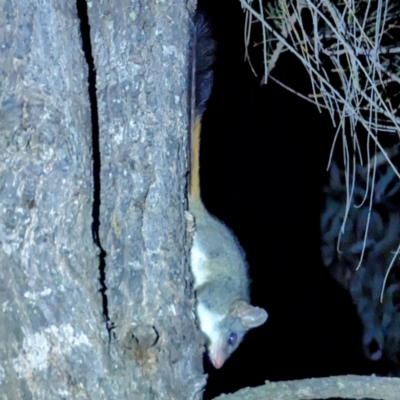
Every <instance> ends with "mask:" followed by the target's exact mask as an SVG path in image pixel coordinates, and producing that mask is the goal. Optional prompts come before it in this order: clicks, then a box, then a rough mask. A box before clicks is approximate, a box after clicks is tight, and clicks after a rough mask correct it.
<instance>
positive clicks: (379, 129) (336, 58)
mask: <svg viewBox="0 0 400 400" xmlns="http://www.w3.org/2000/svg"><path fill="white" fill-rule="evenodd" d="M240 2H241V5H242V7H243V10H244V11H245V13H246V26H245V44H246V47H248V46H250V45H251V30H252V27H253V24H255V23H259V24H261V27H262V35H263V41H262V45H263V56H264V76H263V80H264V81H265V83H266V82H267V80H268V79H269V78H271V79H274V78H273V77H272V76H271V71H272V70H273V68H274V67H275V65H276V62H277V60H278V58H279V56H280V54H282V53H283V52H284V51H290V52H291V53H292V54H294V55H295V56H296V57H297V58H298V59H300V61H301V62H302V64H303V66H304V68H305V69H306V70H307V71H308V74H309V76H310V82H311V86H312V93H311V94H308V95H307V94H299V93H298V94H299V95H301V97H303V98H305V99H308V100H309V101H311V102H313V103H314V104H315V105H316V106H317V107H318V108H319V110H321V109H322V108H324V109H326V110H328V112H329V114H330V117H331V120H332V123H333V125H334V127H335V128H336V135H335V138H334V141H333V145H332V151H331V155H330V157H329V162H328V167H329V165H330V163H331V158H332V153H333V148H334V146H335V145H336V144H337V143H338V142H339V140H338V138H339V137H340V138H341V143H343V146H342V150H343V167H344V171H345V173H346V185H347V196H346V201H347V205H346V215H345V216H344V223H345V221H346V218H347V214H348V213H349V211H350V209H351V207H353V206H357V205H355V204H353V199H352V193H353V192H354V185H355V184H356V182H355V180H354V176H355V171H356V167H357V165H365V167H366V168H367V169H368V171H370V174H369V179H368V180H367V184H366V188H365V193H366V194H365V199H364V202H368V203H369V206H370V207H372V206H373V192H374V185H375V174H376V168H377V166H378V165H379V164H380V163H382V162H386V163H388V164H389V165H390V166H391V168H392V169H393V171H394V172H395V174H396V175H397V177H398V178H399V179H400V173H399V172H398V170H397V168H396V167H395V165H394V164H393V162H392V160H391V159H392V155H391V154H390V151H389V150H388V149H387V148H385V146H384V145H383V144H382V143H383V142H384V140H382V138H383V139H385V137H388V136H392V137H393V136H397V137H400V118H399V117H397V115H396V114H397V111H398V109H397V106H396V102H399V99H398V98H397V96H398V94H399V93H400V43H399V42H398V41H397V40H396V37H397V38H398V37H400V1H398V0H390V1H389V0H388V1H382V0H336V1H329V0H320V1H315V0H292V1H291V0H275V1H273V2H268V3H267V4H265V3H264V4H263V2H262V0H259V1H254V0H240ZM305 16H307V20H308V24H306V23H305V22H304V21H305V18H304V17H305ZM309 21H311V24H310V23H309ZM246 57H247V59H248V60H249V58H248V54H247V53H246ZM249 61H250V60H249ZM274 80H275V79H274ZM332 82H335V83H332ZM279 83H280V84H281V85H283V86H285V85H284V83H282V82H279ZM360 131H364V132H367V134H368V136H367V140H366V144H363V145H361V144H360V143H361V142H362V141H361V140H359V138H358V136H357V132H360ZM363 143H365V140H364V141H363ZM371 144H372V146H371ZM360 146H365V148H364V149H362V148H361V147H360ZM371 149H372V150H371ZM396 151H398V150H396ZM362 154H366V157H364V158H365V159H363V157H362ZM366 231H368V230H366ZM366 240H367V237H366V238H365V241H366ZM399 251H400V245H399V248H398V249H397V251H396V252H395V254H394V256H393V260H392V263H391V265H393V263H394V261H395V259H396V258H397V256H398V254H399ZM361 262H362V257H361V260H360V264H361ZM389 270H390V267H389V268H388V273H389Z"/></svg>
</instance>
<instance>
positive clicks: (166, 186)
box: [88, 0, 205, 399]
mask: <svg viewBox="0 0 400 400" xmlns="http://www.w3.org/2000/svg"><path fill="white" fill-rule="evenodd" d="M88 15H89V23H90V26H91V43H92V50H93V58H94V65H95V68H96V72H97V84H96V87H97V100H98V116H99V133H100V135H99V138H100V149H101V189H100V193H101V212H100V230H99V237H100V242H101V245H102V248H103V249H104V250H105V252H106V253H107V257H106V267H105V269H106V274H105V277H106V282H105V283H106V287H107V304H108V317H109V320H110V321H111V324H112V326H113V329H112V331H111V333H112V335H111V338H112V340H111V347H110V348H111V353H110V354H111V358H112V360H113V365H114V366H115V368H116V369H117V370H119V371H120V372H119V374H118V376H119V377H120V379H124V380H126V381H129V380H130V381H131V393H132V394H133V398H138V397H137V396H138V395H139V394H140V393H146V391H147V392H148V393H149V394H150V393H151V394H152V396H156V398H166V399H171V398H173V399H191V398H194V397H196V396H197V395H196V393H198V392H199V390H200V389H201V388H202V386H203V385H204V384H205V380H204V377H203V376H202V357H201V355H202V352H203V348H202V346H199V343H202V340H203V339H202V337H201V335H200V334H199V332H198V330H196V328H195V323H194V316H193V312H192V310H193V309H194V298H193V294H192V290H191V287H190V281H189V280H188V260H187V258H186V257H182V255H186V256H187V250H188V249H187V247H186V244H187V237H186V229H185V224H184V223H183V218H182V216H183V212H184V210H185V208H186V196H185V185H186V172H187V160H186V157H185V153H186V152H185V148H186V146H187V132H188V128H187V127H188V115H189V114H188V111H189V106H188V87H189V85H188V76H189V74H188V71H189V70H190V69H189V63H188V61H189V60H190V51H189V46H188V44H189V40H188V39H189V38H190V36H191V23H190V20H189V14H188V11H187V3H186V2H185V1H184V0H179V1H173V2H163V1H155V2H139V1H136V2H131V1H128V0H124V1H120V2H119V3H118V10H116V9H115V4H114V3H106V2H104V3H100V2H93V3H91V6H90V7H89V8H88ZM185 247H186V249H185Z"/></svg>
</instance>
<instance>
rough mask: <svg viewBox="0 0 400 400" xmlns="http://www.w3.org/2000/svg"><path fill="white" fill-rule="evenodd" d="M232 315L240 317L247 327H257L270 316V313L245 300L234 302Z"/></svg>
mask: <svg viewBox="0 0 400 400" xmlns="http://www.w3.org/2000/svg"><path fill="white" fill-rule="evenodd" d="M231 315H232V316H233V317H236V318H239V319H240V321H241V322H242V325H243V326H244V327H245V328H246V329H252V328H257V326H260V325H262V324H263V323H264V322H265V321H266V320H267V318H268V313H267V312H266V311H265V310H264V309H263V308H260V307H254V306H252V305H251V304H249V303H247V302H245V301H243V300H239V301H236V302H235V303H233V304H232V306H231Z"/></svg>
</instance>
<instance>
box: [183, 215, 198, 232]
mask: <svg viewBox="0 0 400 400" xmlns="http://www.w3.org/2000/svg"><path fill="white" fill-rule="evenodd" d="M185 218H186V230H187V231H188V232H189V233H194V231H195V230H196V224H195V222H194V217H193V214H190V212H189V211H185Z"/></svg>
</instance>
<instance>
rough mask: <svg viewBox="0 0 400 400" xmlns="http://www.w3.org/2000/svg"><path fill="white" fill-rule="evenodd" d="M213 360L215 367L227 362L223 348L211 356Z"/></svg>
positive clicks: (217, 367)
mask: <svg viewBox="0 0 400 400" xmlns="http://www.w3.org/2000/svg"><path fill="white" fill-rule="evenodd" d="M211 362H212V364H213V365H214V368H216V369H220V368H221V367H222V366H223V365H224V363H225V354H224V351H223V350H222V349H218V350H216V351H215V352H214V354H213V355H212V356H211Z"/></svg>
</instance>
